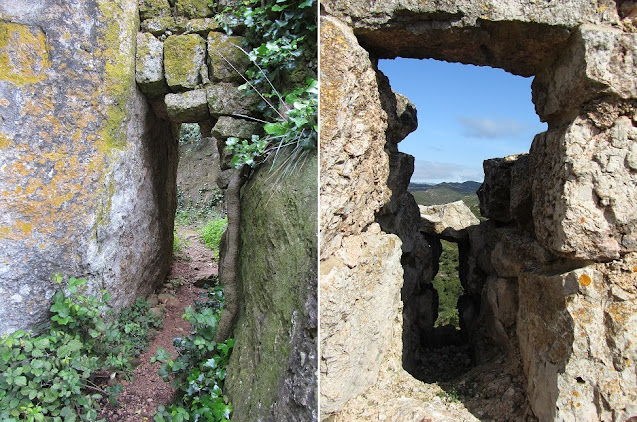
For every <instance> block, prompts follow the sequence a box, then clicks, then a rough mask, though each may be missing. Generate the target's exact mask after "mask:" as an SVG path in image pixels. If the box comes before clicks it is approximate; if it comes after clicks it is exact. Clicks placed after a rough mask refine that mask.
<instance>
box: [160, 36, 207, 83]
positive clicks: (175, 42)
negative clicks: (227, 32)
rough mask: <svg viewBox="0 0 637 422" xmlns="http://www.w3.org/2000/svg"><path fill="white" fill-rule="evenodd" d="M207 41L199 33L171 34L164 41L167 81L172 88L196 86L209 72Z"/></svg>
mask: <svg viewBox="0 0 637 422" xmlns="http://www.w3.org/2000/svg"><path fill="white" fill-rule="evenodd" d="M205 57H206V43H205V41H204V40H203V38H201V37H200V36H199V35H197V34H186V35H171V36H170V37H168V38H166V41H165V42H164V68H165V72H166V82H167V83H168V86H169V87H170V88H172V89H175V90H178V91H183V90H187V89H193V88H196V87H197V85H199V84H200V83H201V82H202V77H201V75H202V73H203V74H207V73H208V71H207V69H206V64H205Z"/></svg>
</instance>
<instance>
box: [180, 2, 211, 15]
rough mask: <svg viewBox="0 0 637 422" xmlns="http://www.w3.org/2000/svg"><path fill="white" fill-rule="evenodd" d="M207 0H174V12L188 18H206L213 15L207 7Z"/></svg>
mask: <svg viewBox="0 0 637 422" xmlns="http://www.w3.org/2000/svg"><path fill="white" fill-rule="evenodd" d="M209 2H210V1H209V0H175V10H176V11H177V14H178V15H180V16H186V17H188V18H207V17H210V16H212V15H213V11H212V9H210V8H209V7H208V3H209Z"/></svg>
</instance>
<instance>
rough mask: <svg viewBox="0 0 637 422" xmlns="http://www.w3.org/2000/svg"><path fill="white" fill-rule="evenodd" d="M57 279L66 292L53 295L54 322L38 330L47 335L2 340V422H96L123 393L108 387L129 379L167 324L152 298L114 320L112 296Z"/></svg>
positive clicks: (73, 280) (117, 387)
mask: <svg viewBox="0 0 637 422" xmlns="http://www.w3.org/2000/svg"><path fill="white" fill-rule="evenodd" d="M53 280H54V281H55V282H57V283H58V284H60V285H61V286H62V285H64V284H65V285H66V286H65V288H64V289H61V290H59V291H58V292H56V293H55V294H54V296H53V304H52V305H51V308H50V310H51V313H52V315H51V322H50V324H49V325H48V326H42V327H38V329H37V330H36V331H39V332H42V334H38V335H36V334H33V333H29V332H25V331H16V332H14V333H12V334H9V335H5V336H3V337H2V338H1V339H0V420H2V421H7V422H9V421H18V420H27V421H54V422H57V421H60V422H61V421H76V420H82V421H96V420H97V409H98V408H99V403H100V402H101V401H102V400H104V399H107V398H108V399H111V400H114V398H115V396H116V395H117V394H118V392H119V391H120V389H121V385H114V386H107V385H106V382H105V381H107V380H108V379H110V378H111V377H114V376H115V375H120V376H124V377H129V375H130V373H131V370H132V365H131V364H130V360H131V359H132V358H133V357H135V356H137V355H138V354H139V353H140V352H141V351H142V350H143V349H144V348H145V347H147V345H148V340H149V338H150V336H151V335H152V330H153V329H156V328H158V327H159V325H160V324H161V317H159V316H155V315H149V313H148V309H149V306H148V303H147V302H145V301H144V300H138V301H137V302H135V304H134V305H132V306H131V307H129V308H125V309H123V310H122V311H121V312H120V313H119V314H117V315H112V314H113V312H112V310H109V308H108V306H107V302H108V301H109V300H110V295H109V294H108V293H107V292H106V291H104V290H102V291H100V292H99V294H97V295H85V294H84V290H86V280H84V279H76V278H73V277H72V278H70V279H69V280H68V281H67V282H66V283H64V281H63V278H62V276H61V275H59V274H56V275H55V276H53ZM109 315H110V317H109Z"/></svg>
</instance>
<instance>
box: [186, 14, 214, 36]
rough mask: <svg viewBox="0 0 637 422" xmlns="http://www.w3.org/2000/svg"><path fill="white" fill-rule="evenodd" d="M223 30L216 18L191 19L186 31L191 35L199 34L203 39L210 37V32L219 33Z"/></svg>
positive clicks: (187, 23)
mask: <svg viewBox="0 0 637 422" xmlns="http://www.w3.org/2000/svg"><path fill="white" fill-rule="evenodd" d="M220 28H221V26H220V25H219V22H217V20H216V19H214V18H201V19H190V20H189V21H187V22H186V28H185V31H186V32H187V33H189V34H199V35H201V36H202V37H206V36H208V33H210V31H217V30H219V29H220Z"/></svg>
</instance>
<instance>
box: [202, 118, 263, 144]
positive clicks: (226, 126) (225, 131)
mask: <svg viewBox="0 0 637 422" xmlns="http://www.w3.org/2000/svg"><path fill="white" fill-rule="evenodd" d="M261 126H262V125H260V124H259V123H256V122H251V121H249V120H244V119H236V118H234V117H229V116H221V117H219V120H217V123H216V124H215V125H214V127H213V128H212V132H211V134H212V136H214V137H215V138H218V139H226V138H230V137H235V138H240V139H250V138H251V137H252V135H259V134H260V133H261Z"/></svg>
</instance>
